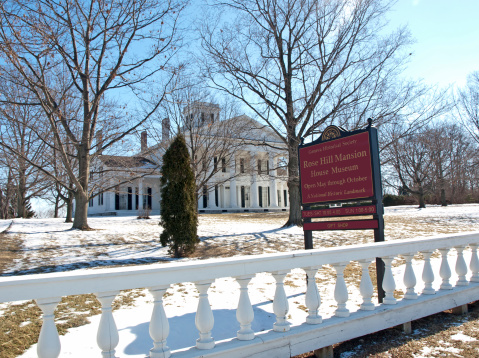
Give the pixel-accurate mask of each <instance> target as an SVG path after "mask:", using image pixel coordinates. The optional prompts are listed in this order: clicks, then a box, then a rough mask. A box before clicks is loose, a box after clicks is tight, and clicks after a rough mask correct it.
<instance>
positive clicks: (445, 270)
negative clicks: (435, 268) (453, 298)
mask: <svg viewBox="0 0 479 358" xmlns="http://www.w3.org/2000/svg"><path fill="white" fill-rule="evenodd" d="M439 252H440V253H441V267H440V269H439V276H441V278H442V283H441V287H440V288H441V290H452V285H451V283H450V282H449V279H450V278H451V268H450V267H449V262H448V261H447V254H448V252H449V249H439Z"/></svg>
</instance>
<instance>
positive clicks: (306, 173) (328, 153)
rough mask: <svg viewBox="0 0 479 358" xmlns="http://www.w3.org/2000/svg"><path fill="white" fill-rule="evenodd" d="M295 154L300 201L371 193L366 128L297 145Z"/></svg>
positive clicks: (368, 144)
mask: <svg viewBox="0 0 479 358" xmlns="http://www.w3.org/2000/svg"><path fill="white" fill-rule="evenodd" d="M299 158H300V176H301V200H302V204H315V203H326V202H334V201H348V200H357V199H363V198H370V197H372V196H373V195H374V188H373V172H372V165H371V149H370V143H369V133H368V132H362V133H359V134H354V135H350V136H347V137H341V138H339V139H334V140H330V141H327V142H324V143H318V144H315V145H310V146H307V147H303V148H300V149H299Z"/></svg>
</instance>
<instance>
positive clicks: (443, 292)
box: [0, 232, 479, 358]
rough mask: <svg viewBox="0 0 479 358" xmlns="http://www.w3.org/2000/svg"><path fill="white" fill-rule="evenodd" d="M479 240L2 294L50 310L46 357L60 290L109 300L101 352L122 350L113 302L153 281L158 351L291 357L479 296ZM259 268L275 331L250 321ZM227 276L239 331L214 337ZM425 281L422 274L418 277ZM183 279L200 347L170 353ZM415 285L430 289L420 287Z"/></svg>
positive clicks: (181, 269) (0, 283) (217, 263)
mask: <svg viewBox="0 0 479 358" xmlns="http://www.w3.org/2000/svg"><path fill="white" fill-rule="evenodd" d="M478 245H479V232H475V233H468V234H463V235H449V236H440V237H435V238H426V239H411V240H398V241H391V242H382V243H371V244H365V245H354V246H346V247H337V248H327V249H317V250H308V251H295V252H287V253H278V254H266V255H257V256H244V257H239V258H227V259H215V260H205V261H194V262H186V263H169V264H157V265H147V266H135V267H122V268H115V269H99V270H91V271H81V272H75V271H73V272H64V273H53V274H39V275H29V276H21V277H5V278H1V279H0V302H9V301H18V300H30V299H34V300H35V301H36V303H37V305H38V306H39V307H40V308H41V310H42V311H43V326H42V329H41V333H40V337H39V340H38V348H37V352H38V356H39V357H40V358H54V357H58V356H59V355H60V351H61V345H60V339H59V337H58V333H57V329H56V327H55V323H54V319H53V317H54V316H53V315H54V311H55V308H56V306H57V304H58V303H59V302H60V300H61V297H62V296H67V295H76V294H85V293H95V295H96V297H97V298H98V300H99V301H100V303H101V307H102V313H101V319H100V324H99V327H98V333H97V343H98V347H99V350H98V356H100V354H101V355H102V356H103V357H115V347H116V346H117V344H118V341H119V338H118V332H117V328H116V325H115V320H114V315H113V314H112V307H111V305H112V302H113V300H114V298H115V296H116V295H118V293H119V291H120V290H125V289H135V288H148V289H149V291H150V292H151V294H152V295H153V298H154V302H153V305H152V307H151V309H152V315H151V321H150V327H149V333H150V336H151V338H152V339H153V341H154V346H153V347H152V348H151V350H150V357H152V358H167V357H170V356H173V357H198V356H202V357H249V356H251V357H263V356H264V357H289V356H290V355H297V354H301V353H304V352H308V351H311V350H314V349H318V348H322V347H325V346H329V345H331V344H334V343H337V342H341V341H344V340H347V339H351V338H354V337H358V336H361V335H364V334H368V333H371V332H374V331H378V330H380V329H385V328H388V327H392V326H394V325H398V324H401V323H406V322H409V321H411V320H414V319H417V318H421V317H424V316H426V315H430V314H433V313H436V312H440V311H442V310H445V309H450V308H454V307H457V306H460V305H464V304H467V303H469V302H472V301H475V300H477V299H478V298H479V297H478V295H479V260H478V255H477V248H478ZM465 248H467V250H468V257H470V262H466V261H465V259H464V255H463V251H464V249H465ZM436 250H438V251H437V252H439V253H440V255H441V258H442V259H441V265H440V269H439V270H438V271H439V272H434V270H433V267H432V265H431V255H432V254H433V253H434V252H436ZM451 250H455V252H456V253H457V256H456V257H457V259H456V264H455V267H453V268H452V267H450V265H449V261H448V260H447V255H448V253H449V252H450V251H451ZM469 251H470V252H469ZM419 253H420V254H422V257H423V267H422V275H421V277H416V275H415V273H414V269H413V265H412V262H413V257H414V255H416V254H419ZM376 257H380V258H382V259H383V261H384V263H385V274H384V281H383V289H384V291H385V298H384V302H383V303H382V304H380V305H377V304H374V303H373V302H372V299H371V297H372V296H373V292H374V286H373V283H372V282H371V279H370V275H369V271H368V268H369V265H370V264H371V263H372V262H374V260H375V258H376ZM399 257H401V258H403V259H404V260H405V268H404V270H402V271H401V275H402V276H403V277H394V272H397V270H394V269H393V260H394V259H395V258H399ZM352 261H357V262H358V263H359V264H360V265H361V268H362V278H361V283H360V286H359V290H360V294H361V296H362V303H361V304H360V307H359V309H358V311H356V312H350V310H349V309H348V308H347V303H348V300H349V297H348V289H347V285H346V281H345V279H344V274H343V272H344V268H345V267H346V265H347V264H349V263H350V262H352ZM323 265H331V266H332V267H333V268H334V270H335V271H336V274H337V275H336V283H335V289H334V299H335V301H336V303H337V306H336V310H335V312H334V316H333V317H331V318H328V319H323V318H322V317H321V315H320V314H319V313H318V310H319V308H320V306H321V297H320V294H319V290H318V286H317V283H316V281H315V278H314V276H315V274H316V273H317V272H318V269H320V268H321V267H322V266H323ZM296 268H301V269H303V270H304V271H305V272H306V274H307V277H308V279H307V283H305V284H306V287H307V288H306V296H305V302H306V306H307V308H308V316H307V317H306V322H304V324H301V325H296V326H292V325H291V324H290V322H288V318H287V317H288V312H289V305H288V298H287V296H286V293H285V289H284V279H285V276H286V275H287V273H288V272H290V270H292V269H296ZM452 270H455V272H456V274H457V277H458V279H457V281H456V282H451V276H452V275H451V271H452ZM261 272H270V273H271V274H272V275H273V277H274V279H275V282H276V290H275V296H274V301H273V311H274V315H275V316H276V322H275V323H274V325H273V326H272V327H271V330H269V331H265V332H254V331H253V330H252V328H251V324H252V322H253V320H254V314H253V308H252V305H251V302H250V298H249V294H248V284H249V282H250V281H251V279H252V278H253V277H254V276H255V275H256V274H257V273H261ZM402 272H403V274H402ZM222 277H234V278H235V279H236V280H237V282H238V283H239V291H240V295H239V302H238V307H237V311H236V318H237V320H238V322H239V326H240V329H239V330H238V332H237V337H236V338H234V339H228V340H224V341H221V342H215V341H214V339H213V338H212V336H211V330H212V328H213V327H214V314H213V311H212V308H211V306H210V302H209V300H208V289H209V288H210V286H211V284H212V283H213V282H214V281H215V279H217V278H222ZM435 277H436V278H437V277H440V278H441V279H442V283H441V285H440V288H439V289H437V290H436V289H434V288H433V282H434V280H435ZM401 281H402V282H403V284H404V287H405V292H404V297H403V298H402V299H397V298H396V297H395V295H394V292H395V290H396V282H401ZM418 281H422V282H421V285H419V283H418ZM183 282H193V283H194V284H195V286H196V288H197V290H198V292H199V299H198V308H197V312H196V319H195V324H196V328H197V329H198V339H197V340H196V346H195V347H191V348H188V349H183V350H180V351H177V352H171V351H170V349H169V348H168V334H169V323H168V317H167V316H166V314H165V310H164V307H163V295H164V293H165V292H166V289H167V288H168V287H170V285H172V284H176V283H183ZM418 287H421V288H422V287H423V288H422V289H421V291H420V292H418ZM213 310H214V307H213ZM100 352H101V353H100Z"/></svg>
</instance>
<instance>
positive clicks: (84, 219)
mask: <svg viewBox="0 0 479 358" xmlns="http://www.w3.org/2000/svg"><path fill="white" fill-rule="evenodd" d="M88 152H89V150H88V148H87V145H85V144H82V145H80V148H79V149H78V174H79V178H78V182H79V183H80V186H81V187H79V188H77V189H76V191H75V217H74V218H73V226H72V228H73V229H79V230H89V229H90V227H89V226H88V179H89V178H88V177H89V175H90V155H89V154H88Z"/></svg>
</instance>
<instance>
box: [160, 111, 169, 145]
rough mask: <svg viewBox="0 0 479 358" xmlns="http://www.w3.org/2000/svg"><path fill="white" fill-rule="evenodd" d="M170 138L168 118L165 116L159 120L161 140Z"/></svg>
mask: <svg viewBox="0 0 479 358" xmlns="http://www.w3.org/2000/svg"><path fill="white" fill-rule="evenodd" d="M168 139H170V119H169V118H168V117H166V118H165V119H163V120H162V121H161V140H168Z"/></svg>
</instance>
